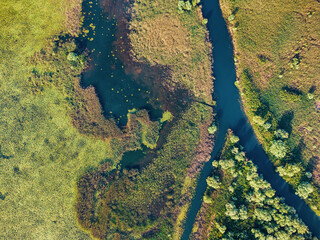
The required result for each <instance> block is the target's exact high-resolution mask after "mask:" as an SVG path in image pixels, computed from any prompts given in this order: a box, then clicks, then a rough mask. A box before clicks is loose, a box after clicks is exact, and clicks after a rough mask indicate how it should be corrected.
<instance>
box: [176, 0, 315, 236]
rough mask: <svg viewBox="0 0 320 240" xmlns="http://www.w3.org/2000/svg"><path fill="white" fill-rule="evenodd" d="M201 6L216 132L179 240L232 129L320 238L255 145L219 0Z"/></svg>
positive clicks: (304, 208)
mask: <svg viewBox="0 0 320 240" xmlns="http://www.w3.org/2000/svg"><path fill="white" fill-rule="evenodd" d="M202 6H203V7H202V11H203V15H204V17H205V18H207V19H208V25H207V26H208V29H209V33H210V39H211V42H212V45H213V51H212V52H213V59H214V64H213V72H214V76H215V83H214V89H215V92H214V94H215V95H214V97H215V99H216V100H217V105H216V108H217V118H218V122H219V129H218V132H217V136H216V140H215V146H214V149H213V152H212V158H211V161H209V162H207V163H206V164H205V165H204V167H203V169H202V171H201V174H200V177H199V180H198V184H197V187H196V192H195V196H194V198H193V199H192V202H191V207H190V209H189V212H188V214H187V221H186V224H185V230H184V233H183V235H182V238H181V239H182V240H187V239H189V235H190V233H191V231H192V227H193V224H194V221H195V218H196V215H197V213H198V211H199V209H200V207H201V204H202V197H203V194H204V192H205V190H206V187H207V184H206V178H207V177H208V176H209V174H210V172H211V170H212V166H211V163H212V160H214V159H216V158H217V157H218V156H219V153H220V151H221V149H222V147H223V145H224V142H225V135H226V132H227V130H228V128H230V129H232V130H233V131H234V133H235V134H236V135H237V136H239V137H240V144H241V145H242V146H244V150H245V151H246V153H247V156H248V158H250V159H252V160H253V162H254V163H255V164H256V165H257V167H258V172H259V173H260V174H263V176H264V179H265V180H267V181H268V182H269V183H270V184H271V186H272V188H273V189H275V190H276V194H277V195H278V196H279V197H283V198H284V199H285V202H286V203H287V204H288V205H290V206H292V207H294V208H295V209H296V211H297V214H298V216H299V217H300V218H301V219H302V220H303V222H304V223H305V224H306V225H307V226H308V227H309V230H310V231H311V232H312V233H313V234H314V235H315V236H316V237H318V238H320V218H319V217H318V216H317V215H316V214H315V213H314V212H313V211H312V210H311V209H310V207H309V206H307V204H306V203H305V202H304V200H302V199H300V198H299V197H298V196H297V195H295V194H294V193H293V192H292V191H291V190H290V188H289V185H288V184H287V183H286V182H285V181H284V180H283V179H282V178H281V177H280V176H279V175H278V174H277V173H276V172H275V171H274V167H273V164H272V163H271V162H270V160H269V159H268V157H267V155H266V153H265V152H264V150H263V148H262V146H261V145H260V144H259V142H258V140H257V138H256V136H255V134H254V132H253V129H252V127H251V125H250V123H249V122H248V119H247V117H246V115H245V113H244V112H243V109H242V106H241V101H240V96H239V91H238V89H237V88H236V86H235V85H234V82H235V79H236V72H235V66H234V56H233V46H232V41H231V38H230V35H229V32H228V30H227V26H226V23H225V21H224V19H223V17H222V13H221V9H220V6H219V0H203V1H202Z"/></svg>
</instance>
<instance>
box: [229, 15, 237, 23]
mask: <svg viewBox="0 0 320 240" xmlns="http://www.w3.org/2000/svg"><path fill="white" fill-rule="evenodd" d="M234 18H235V16H234V14H231V15H230V16H229V17H228V21H229V22H232V21H233V20H234Z"/></svg>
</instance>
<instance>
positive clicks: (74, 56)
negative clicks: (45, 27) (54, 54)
mask: <svg viewBox="0 0 320 240" xmlns="http://www.w3.org/2000/svg"><path fill="white" fill-rule="evenodd" d="M67 59H68V61H77V60H78V55H77V54H76V53H74V52H70V53H69V54H68V56H67Z"/></svg>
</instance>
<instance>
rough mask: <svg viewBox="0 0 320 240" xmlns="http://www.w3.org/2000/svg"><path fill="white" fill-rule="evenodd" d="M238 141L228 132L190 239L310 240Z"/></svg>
mask: <svg viewBox="0 0 320 240" xmlns="http://www.w3.org/2000/svg"><path fill="white" fill-rule="evenodd" d="M238 142H239V138H238V137H237V136H235V135H233V133H232V132H231V131H230V130H229V132H228V135H227V139H226V144H225V146H224V148H223V150H222V154H221V156H220V158H219V159H218V160H214V161H213V163H212V165H213V168H212V172H211V174H210V176H209V177H208V178H207V183H208V187H207V190H206V193H205V195H204V197H203V203H202V206H201V209H200V211H199V213H198V217H197V220H196V222H195V225H194V229H193V233H192V236H191V239H197V240H198V239H199V240H200V239H220V238H224V237H233V238H235V239H257V238H273V239H280V238H285V239H289V238H301V239H313V238H312V236H311V234H310V233H309V232H308V228H307V226H306V225H305V224H304V223H303V222H302V221H301V220H300V219H299V218H298V216H297V215H296V214H295V210H294V209H293V208H290V207H289V206H288V205H286V204H284V203H283V201H282V200H281V199H280V198H279V197H276V196H275V191H274V190H273V189H272V188H271V185H270V184H269V183H268V182H266V181H265V180H264V179H263V177H262V176H261V175H260V176H259V175H258V172H257V168H256V166H255V165H254V164H253V162H252V161H251V160H248V159H247V158H246V156H245V153H244V152H242V151H241V149H242V146H241V145H240V144H239V143H238ZM283 219H286V220H284V221H283ZM289 228H290V229H291V230H290V231H288V229H289Z"/></svg>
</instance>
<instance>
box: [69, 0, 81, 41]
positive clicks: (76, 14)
mask: <svg viewBox="0 0 320 240" xmlns="http://www.w3.org/2000/svg"><path fill="white" fill-rule="evenodd" d="M81 3H82V0H67V3H66V4H65V6H66V8H67V9H66V11H65V12H66V21H65V26H66V29H67V33H69V34H70V35H71V36H77V35H78V33H79V30H80V15H81Z"/></svg>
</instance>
